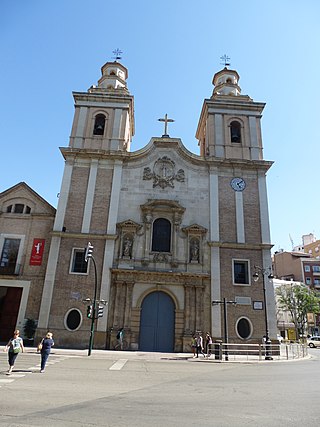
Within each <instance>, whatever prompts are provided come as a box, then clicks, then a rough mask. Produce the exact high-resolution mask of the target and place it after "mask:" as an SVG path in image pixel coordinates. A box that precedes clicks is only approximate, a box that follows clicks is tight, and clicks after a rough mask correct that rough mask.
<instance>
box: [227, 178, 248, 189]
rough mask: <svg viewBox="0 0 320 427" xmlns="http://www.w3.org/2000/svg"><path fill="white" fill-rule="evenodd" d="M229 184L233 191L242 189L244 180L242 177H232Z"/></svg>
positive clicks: (244, 185) (244, 186) (244, 184)
mask: <svg viewBox="0 0 320 427" xmlns="http://www.w3.org/2000/svg"><path fill="white" fill-rule="evenodd" d="M230 185H231V187H232V188H233V189H234V191H243V190H244V189H245V188H246V182H245V180H244V179H243V178H232V180H231V182H230Z"/></svg>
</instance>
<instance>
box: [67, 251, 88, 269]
mask: <svg viewBox="0 0 320 427" xmlns="http://www.w3.org/2000/svg"><path fill="white" fill-rule="evenodd" d="M84 255H85V249H73V252H72V259H71V261H72V262H71V269H70V273H78V274H87V273H88V263H87V262H86V261H85V260H84Z"/></svg>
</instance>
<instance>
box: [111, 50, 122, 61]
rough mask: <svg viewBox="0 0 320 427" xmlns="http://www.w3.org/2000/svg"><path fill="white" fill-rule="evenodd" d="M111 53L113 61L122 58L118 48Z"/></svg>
mask: <svg viewBox="0 0 320 427" xmlns="http://www.w3.org/2000/svg"><path fill="white" fill-rule="evenodd" d="M112 53H113V54H114V57H113V59H115V60H116V61H117V60H118V59H121V58H122V56H121V55H122V53H123V52H122V50H120V49H119V48H117V49H115V50H113V51H112Z"/></svg>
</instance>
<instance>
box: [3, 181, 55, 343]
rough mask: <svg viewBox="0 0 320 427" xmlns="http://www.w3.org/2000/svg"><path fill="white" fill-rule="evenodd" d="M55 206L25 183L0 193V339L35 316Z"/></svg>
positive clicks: (6, 337) (5, 338)
mask: <svg viewBox="0 0 320 427" xmlns="http://www.w3.org/2000/svg"><path fill="white" fill-rule="evenodd" d="M55 213H56V210H55V209H54V208H53V207H52V206H51V205H50V204H49V203H48V202H46V201H45V200H44V199H43V198H42V197H41V196H39V194H37V193H36V192H35V191H34V190H32V189H31V188H30V187H29V186H28V185H27V184H26V183H24V182H20V183H19V184H17V185H15V186H14V187H11V188H9V189H7V190H6V191H3V192H2V193H0V256H1V257H0V341H1V342H7V341H8V340H9V338H10V337H12V332H13V330H14V329H15V328H18V329H20V330H21V334H22V335H23V326H24V324H25V320H26V319H27V318H29V319H33V320H36V319H38V316H39V311H40V304H41V296H42V291H43V283H44V277H45V272H46V267H47V259H48V253H49V247H50V232H51V230H52V227H53V222H54V218H55Z"/></svg>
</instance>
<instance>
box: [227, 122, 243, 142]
mask: <svg viewBox="0 0 320 427" xmlns="http://www.w3.org/2000/svg"><path fill="white" fill-rule="evenodd" d="M230 136H231V142H237V143H241V125H240V123H239V122H236V121H233V122H231V123H230Z"/></svg>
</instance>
